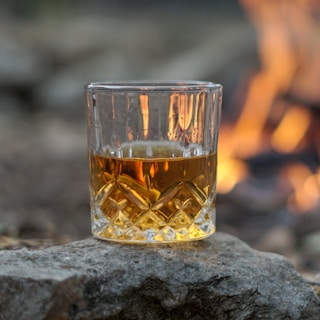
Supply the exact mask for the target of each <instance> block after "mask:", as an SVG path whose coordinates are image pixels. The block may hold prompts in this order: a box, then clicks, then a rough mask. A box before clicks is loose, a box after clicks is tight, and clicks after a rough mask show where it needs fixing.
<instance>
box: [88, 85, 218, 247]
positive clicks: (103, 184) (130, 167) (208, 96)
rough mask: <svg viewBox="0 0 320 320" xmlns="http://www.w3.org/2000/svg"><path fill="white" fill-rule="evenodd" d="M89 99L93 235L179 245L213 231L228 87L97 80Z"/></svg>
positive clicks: (127, 240)
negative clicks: (222, 114) (221, 124)
mask: <svg viewBox="0 0 320 320" xmlns="http://www.w3.org/2000/svg"><path fill="white" fill-rule="evenodd" d="M85 101H86V109H87V128H88V153H89V171H90V206H91V222H92V233H93V235H94V236H95V237H97V238H100V239H104V240H115V241H124V242H179V241H191V240H197V239H202V238H205V237H208V236H209V235H211V234H212V233H214V231H215V214H216V210H215V199H216V167H217V139H218V131H219V122H220V109H221V101H222V86H221V85H220V84H215V83H211V82H204V81H171V82H148V81H145V82H135V81H129V82H92V83H89V84H87V85H86V86H85Z"/></svg>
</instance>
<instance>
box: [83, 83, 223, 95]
mask: <svg viewBox="0 0 320 320" xmlns="http://www.w3.org/2000/svg"><path fill="white" fill-rule="evenodd" d="M84 90H85V91H90V92H93V91H169V92H175V91H203V90H215V91H221V90H222V85H221V84H219V83H214V82H210V81H191V80H181V81H180V80H172V81H153V80H150V81H149V80H145V81H140V80H128V81H101V82H89V83H87V84H85V86H84Z"/></svg>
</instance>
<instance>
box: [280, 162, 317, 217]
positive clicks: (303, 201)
mask: <svg viewBox="0 0 320 320" xmlns="http://www.w3.org/2000/svg"><path fill="white" fill-rule="evenodd" d="M281 175H282V176H283V177H284V178H285V179H286V180H287V181H288V182H289V184H290V185H291V187H292V189H293V193H292V194H291V195H290V196H289V199H288V207H289V208H290V209H291V210H292V211H293V212H296V213H304V212H306V211H309V210H312V209H313V208H315V207H316V206H318V205H319V204H320V168H319V169H318V171H317V173H315V174H312V172H311V171H310V169H309V168H308V167H307V166H305V165H303V164H301V163H296V164H293V165H291V166H288V167H287V168H285V169H284V170H283V171H282V174H281Z"/></svg>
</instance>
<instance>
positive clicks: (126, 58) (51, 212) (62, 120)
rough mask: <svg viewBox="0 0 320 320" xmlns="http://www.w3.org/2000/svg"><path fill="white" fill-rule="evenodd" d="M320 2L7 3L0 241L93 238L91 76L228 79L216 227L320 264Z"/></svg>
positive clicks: (299, 261)
mask: <svg viewBox="0 0 320 320" xmlns="http://www.w3.org/2000/svg"><path fill="white" fill-rule="evenodd" d="M319 35H320V1H319V0H239V1H236V0H224V1H218V0H200V1H185V0H184V1H182V0H171V1H169V0H162V1H150V0H149V1H144V0H136V1H129V0H119V1H116V0H110V1H103V0H100V1H99V0H91V1H89V0H81V1H80V0H79V1H75V0H56V1H49V0H48V1H44V0H43V1H40V0H33V1H32V0H29V1H27V0H26V1H18V0H2V1H1V3H0V146H1V151H0V247H2V248H6V247H10V246H11V247H12V244H15V243H16V242H15V241H16V239H34V238H37V239H55V241H56V243H60V242H61V243H62V242H66V241H71V240H76V239H82V238H84V237H88V236H90V220H89V216H90V215H89V193H88V169H87V168H88V165H87V153H86V127H85V107H84V101H83V85H84V84H85V83H87V82H90V81H99V80H100V81H102V80H148V79H149V80H169V79H170V80H172V79H183V80H208V81H213V82H219V83H222V84H223V85H224V100H223V112H222V124H221V133H220V139H219V156H218V158H219V163H218V197H217V224H218V226H217V228H218V230H219V231H224V232H228V233H231V234H233V235H236V236H238V237H239V238H240V239H242V240H244V241H246V242H247V243H249V244H250V245H251V246H253V247H255V248H257V249H260V250H266V251H271V252H277V253H281V254H283V255H285V256H287V257H288V258H289V259H290V260H291V261H292V262H293V263H294V264H295V266H296V267H297V268H298V269H299V270H304V271H306V272H313V273H314V272H317V271H318V270H320V161H319V158H320V36H319Z"/></svg>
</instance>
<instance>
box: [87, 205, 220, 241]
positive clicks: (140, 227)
mask: <svg viewBox="0 0 320 320" xmlns="http://www.w3.org/2000/svg"><path fill="white" fill-rule="evenodd" d="M97 211H100V210H99V209H98V210H94V209H93V210H92V213H91V218H92V233H93V235H94V236H95V237H96V238H98V239H101V240H111V241H120V242H127V243H128V242H129V243H172V242H183V241H194V240H201V239H204V238H207V237H208V236H210V235H212V234H213V233H214V232H215V230H216V228H215V209H212V208H209V207H204V208H202V209H201V211H200V212H199V214H198V215H197V216H196V217H195V218H194V219H193V221H190V218H188V217H186V216H182V215H181V214H180V215H179V216H176V217H175V219H170V221H169V222H165V221H164V220H162V219H160V218H159V217H158V216H157V215H156V214H155V213H154V212H153V211H147V212H145V213H144V214H143V216H142V217H139V219H137V220H136V221H135V222H134V223H133V222H131V221H129V219H128V218H127V217H126V216H125V215H124V214H123V213H122V212H118V214H117V215H116V216H115V217H114V218H113V219H112V221H111V220H110V221H109V220H107V219H106V218H105V217H104V216H103V215H102V216H101V215H100V214H99V212H97ZM177 226H179V227H177ZM181 226H182V227H181Z"/></svg>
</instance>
